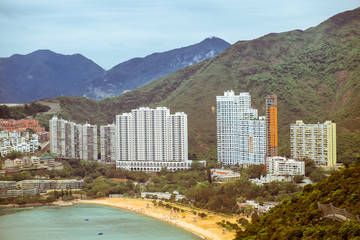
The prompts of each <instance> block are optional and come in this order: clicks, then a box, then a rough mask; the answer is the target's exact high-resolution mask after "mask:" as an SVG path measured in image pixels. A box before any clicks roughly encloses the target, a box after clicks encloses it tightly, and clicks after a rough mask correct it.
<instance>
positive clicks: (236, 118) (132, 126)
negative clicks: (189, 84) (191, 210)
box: [50, 91, 336, 175]
mask: <svg viewBox="0 0 360 240" xmlns="http://www.w3.org/2000/svg"><path fill="white" fill-rule="evenodd" d="M216 104H217V152H218V161H219V162H221V163H223V164H224V165H237V166H239V167H248V166H250V165H254V164H265V165H266V167H267V169H271V170H269V171H270V172H269V174H270V175H276V174H278V175H301V174H304V167H303V164H302V163H299V162H298V161H297V160H300V159H303V158H310V159H313V160H314V161H315V162H316V163H317V164H318V165H322V166H326V167H334V166H335V164H336V125H335V123H332V122H330V121H326V122H325V123H324V124H304V123H303V122H302V121H296V124H292V125H291V131H290V138H291V157H292V158H293V159H285V158H281V157H279V156H278V123H277V111H278V108H277V96H276V95H270V96H267V97H266V98H265V112H266V115H265V116H258V110H257V109H254V108H252V107H251V96H250V94H249V93H246V92H242V93H240V94H239V95H236V94H235V93H234V92H233V91H227V92H225V93H224V96H217V97H216ZM97 139H98V135H97V127H96V126H94V125H90V124H85V125H81V124H75V123H73V122H70V121H66V120H63V119H59V118H57V117H56V116H54V117H53V118H52V119H51V120H50V140H51V143H50V144H51V145H50V146H51V152H52V153H55V154H56V155H57V156H58V157H61V158H79V159H84V160H86V161H97V160H98V140H97ZM100 149H101V150H100V151H101V161H102V162H103V163H112V164H114V163H115V162H116V167H117V168H124V169H127V170H142V171H150V172H151V171H160V170H161V169H162V168H164V167H166V168H167V169H169V170H178V169H187V168H189V167H190V165H191V163H192V161H191V160H188V139H187V115H186V114H185V113H183V112H177V113H175V114H170V110H169V109H167V108H165V107H158V108H156V109H150V108H147V107H141V108H138V109H133V110H132V111H131V112H129V113H123V114H121V115H117V116H116V122H114V123H112V124H108V125H106V126H101V127H100ZM202 163H203V164H205V162H204V161H203V162H202ZM274 166H278V167H274ZM280 166H282V167H280ZM285 169H286V170H285Z"/></svg>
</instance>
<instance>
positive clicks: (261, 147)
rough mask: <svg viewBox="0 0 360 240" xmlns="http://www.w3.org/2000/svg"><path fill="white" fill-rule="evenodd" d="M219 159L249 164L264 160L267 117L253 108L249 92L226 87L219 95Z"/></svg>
mask: <svg viewBox="0 0 360 240" xmlns="http://www.w3.org/2000/svg"><path fill="white" fill-rule="evenodd" d="M216 104H217V150H218V161H219V162H222V163H223V164H225V165H235V164H239V165H240V166H243V167H247V166H249V165H252V164H263V163H264V159H265V155H266V121H265V117H260V118H259V119H258V112H257V109H253V108H251V96H250V94H249V93H245V92H243V93H240V94H239V95H235V94H234V92H233V91H227V92H225V93H224V96H217V97H216Z"/></svg>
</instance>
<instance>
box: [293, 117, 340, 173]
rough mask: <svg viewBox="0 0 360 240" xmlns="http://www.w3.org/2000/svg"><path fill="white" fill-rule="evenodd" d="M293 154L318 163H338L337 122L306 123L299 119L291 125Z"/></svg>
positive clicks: (326, 164) (329, 164) (333, 165)
mask: <svg viewBox="0 0 360 240" xmlns="http://www.w3.org/2000/svg"><path fill="white" fill-rule="evenodd" d="M290 148H291V156H292V157H293V158H296V159H300V158H310V159H313V160H314V161H315V163H316V164H317V165H322V166H327V167H335V165H336V124H335V123H332V122H331V121H326V122H324V123H323V124H320V123H318V124H305V123H304V122H303V121H301V120H298V121H296V124H291V125H290Z"/></svg>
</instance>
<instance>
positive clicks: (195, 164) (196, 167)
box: [190, 161, 205, 171]
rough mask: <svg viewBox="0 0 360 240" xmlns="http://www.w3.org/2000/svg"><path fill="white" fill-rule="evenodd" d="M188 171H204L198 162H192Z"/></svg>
mask: <svg viewBox="0 0 360 240" xmlns="http://www.w3.org/2000/svg"><path fill="white" fill-rule="evenodd" d="M190 169H191V170H192V171H202V170H204V169H205V167H204V165H202V163H201V162H199V161H192V163H191V166H190Z"/></svg>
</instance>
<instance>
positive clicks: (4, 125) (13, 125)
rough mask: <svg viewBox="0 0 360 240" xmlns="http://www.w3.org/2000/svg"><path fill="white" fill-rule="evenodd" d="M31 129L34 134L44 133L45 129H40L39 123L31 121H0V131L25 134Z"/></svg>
mask: <svg viewBox="0 0 360 240" xmlns="http://www.w3.org/2000/svg"><path fill="white" fill-rule="evenodd" d="M28 128H29V129H32V130H34V132H36V133H40V132H45V128H44V127H41V126H40V124H39V121H37V120H32V119H20V120H14V121H0V129H3V130H4V131H8V132H12V131H18V132H25V131H26V130H27V129H28Z"/></svg>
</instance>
